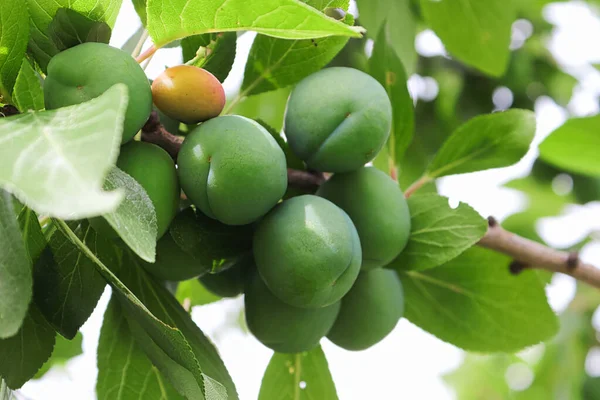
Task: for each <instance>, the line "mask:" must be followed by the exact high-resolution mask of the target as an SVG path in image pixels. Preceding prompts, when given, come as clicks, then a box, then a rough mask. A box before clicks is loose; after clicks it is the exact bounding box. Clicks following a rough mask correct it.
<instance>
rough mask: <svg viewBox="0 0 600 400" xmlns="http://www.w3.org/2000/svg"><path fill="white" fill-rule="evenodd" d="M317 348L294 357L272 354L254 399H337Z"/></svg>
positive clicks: (326, 366)
mask: <svg viewBox="0 0 600 400" xmlns="http://www.w3.org/2000/svg"><path fill="white" fill-rule="evenodd" d="M337 398H338V396H337V392H336V390H335V384H334V383H333V378H332V377H331V373H330V372H329V365H328V364H327V359H326V358H325V354H324V353H323V350H322V349H321V346H318V347H316V348H315V349H313V350H311V351H309V352H305V353H297V354H281V353H275V354H273V357H271V361H269V365H268V366H267V370H266V371H265V375H264V377H263V379H262V383H261V386H260V393H259V395H258V400H309V399H315V400H316V399H319V400H337Z"/></svg>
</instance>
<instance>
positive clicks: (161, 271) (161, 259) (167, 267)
mask: <svg viewBox="0 0 600 400" xmlns="http://www.w3.org/2000/svg"><path fill="white" fill-rule="evenodd" d="M143 266H144V269H145V270H146V271H148V272H149V273H150V274H152V275H154V276H155V277H157V278H158V279H160V280H163V281H171V282H178V281H185V280H187V279H192V278H195V277H198V276H201V275H204V274H206V273H208V271H210V268H209V266H207V265H206V264H204V263H202V262H201V261H199V260H196V259H195V258H194V257H192V255H190V254H188V253H186V252H185V251H183V250H182V249H181V248H180V247H179V246H178V245H177V243H175V241H174V240H173V237H172V236H171V234H170V233H169V232H167V233H166V234H165V235H164V236H163V237H162V238H160V240H159V241H158V243H156V261H155V262H154V263H143Z"/></svg>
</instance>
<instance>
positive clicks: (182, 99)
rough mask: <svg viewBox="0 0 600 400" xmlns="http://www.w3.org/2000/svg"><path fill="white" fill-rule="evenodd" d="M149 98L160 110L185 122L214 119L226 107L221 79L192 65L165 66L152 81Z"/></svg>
mask: <svg viewBox="0 0 600 400" xmlns="http://www.w3.org/2000/svg"><path fill="white" fill-rule="evenodd" d="M152 98H153V100H154V104H155V105H156V107H158V109H159V110H161V111H162V112H163V113H165V114H166V115H168V116H169V117H171V118H173V119H176V120H178V121H181V122H184V123H186V124H196V123H198V122H203V121H206V120H209V119H211V118H214V117H216V116H218V115H219V114H220V113H221V111H223V107H224V106H225V91H224V90H223V86H222V85H221V82H219V80H218V79H217V78H215V76H214V75H213V74H211V73H210V72H208V71H206V70H204V69H202V68H198V67H194V66H193V65H178V66H176V67H171V68H167V69H166V70H165V71H164V72H163V73H162V74H160V75H159V76H158V78H156V79H155V80H154V82H153V83H152Z"/></svg>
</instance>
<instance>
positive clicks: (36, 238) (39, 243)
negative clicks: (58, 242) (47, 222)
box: [19, 207, 46, 263]
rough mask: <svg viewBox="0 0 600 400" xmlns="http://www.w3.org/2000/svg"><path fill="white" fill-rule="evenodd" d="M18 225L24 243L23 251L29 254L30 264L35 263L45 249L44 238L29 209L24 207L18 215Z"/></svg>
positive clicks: (37, 222)
mask: <svg viewBox="0 0 600 400" xmlns="http://www.w3.org/2000/svg"><path fill="white" fill-rule="evenodd" d="M19 225H20V227H21V233H22V235H23V240H24V241H25V250H26V251H27V254H29V259H30V260H31V262H32V263H35V262H36V261H37V260H38V258H39V257H40V254H42V251H43V250H44V248H45V247H46V238H45V237H44V233H43V232H42V228H41V226H40V223H39V221H38V217H37V215H36V214H35V213H34V212H33V211H31V210H30V209H29V208H27V207H24V208H23V209H22V210H21V212H20V213H19Z"/></svg>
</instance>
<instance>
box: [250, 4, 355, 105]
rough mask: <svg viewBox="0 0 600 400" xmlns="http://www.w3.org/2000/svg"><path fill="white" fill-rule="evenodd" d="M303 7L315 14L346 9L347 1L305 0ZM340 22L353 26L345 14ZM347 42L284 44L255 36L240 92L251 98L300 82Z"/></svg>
mask: <svg viewBox="0 0 600 400" xmlns="http://www.w3.org/2000/svg"><path fill="white" fill-rule="evenodd" d="M306 3H307V4H308V5H310V6H312V7H315V8H317V9H319V10H323V9H324V8H325V7H330V6H337V7H339V8H343V9H347V8H348V4H347V1H346V2H344V1H341V2H340V1H339V0H338V1H337V2H334V1H330V2H324V1H315V0H308V1H306ZM330 3H335V4H330ZM337 3H341V4H337ZM343 3H345V4H343ZM320 7H323V8H320ZM343 22H344V23H346V24H348V25H353V24H354V18H352V16H351V15H350V14H346V18H345V19H344V21H343ZM347 42H348V37H343V36H332V37H325V38H321V39H310V40H285V39H276V38H273V37H269V36H265V35H258V36H257V37H256V39H254V43H252V48H251V49H250V54H249V56H248V62H247V63H246V70H245V72H244V81H243V83H242V92H243V93H244V94H245V95H253V94H258V93H262V92H268V91H271V90H277V89H280V88H284V87H286V86H289V85H293V84H294V83H297V82H300V81H301V80H302V79H304V78H305V77H307V76H308V75H310V74H312V73H313V72H317V71H318V70H320V69H321V68H323V67H324V66H326V65H327V64H328V63H329V62H330V61H331V60H332V59H333V58H334V57H335V55H336V54H337V53H339V52H340V50H342V48H343V47H344V46H345V45H346V43H347Z"/></svg>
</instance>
